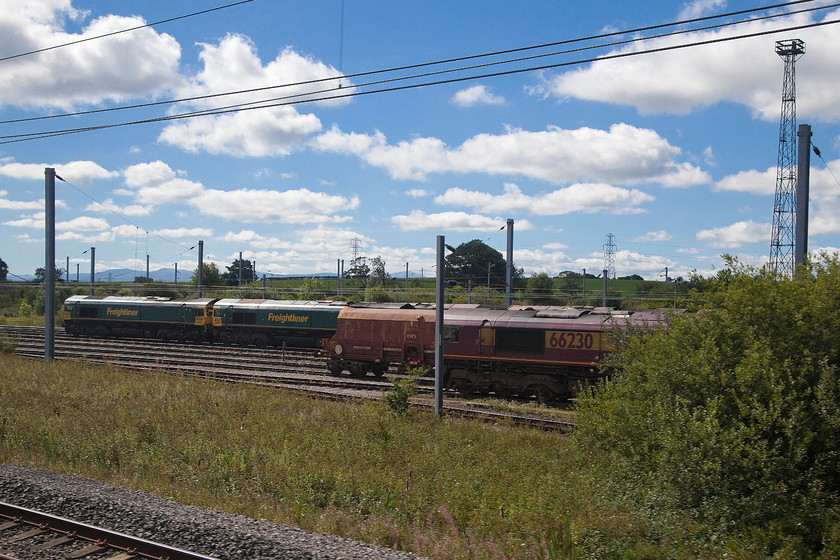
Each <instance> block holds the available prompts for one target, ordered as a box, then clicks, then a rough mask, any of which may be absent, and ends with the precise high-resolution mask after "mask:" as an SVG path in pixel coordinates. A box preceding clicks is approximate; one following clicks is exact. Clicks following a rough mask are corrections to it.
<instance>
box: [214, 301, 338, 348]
mask: <svg viewBox="0 0 840 560" xmlns="http://www.w3.org/2000/svg"><path fill="white" fill-rule="evenodd" d="M345 305H346V304H345V303H344V302H333V301H283V300H264V299H221V300H219V301H217V302H216V303H215V304H214V306H213V332H214V337H215V340H216V341H219V342H223V343H226V344H231V343H234V344H239V345H241V346H249V345H254V346H257V347H265V346H281V345H283V344H286V345H288V346H300V347H315V348H317V347H320V346H321V345H322V341H323V340H324V339H325V338H329V337H331V336H332V335H333V334H334V333H335V328H336V321H337V318H338V314H339V312H340V311H341V310H342V308H344V306H345Z"/></svg>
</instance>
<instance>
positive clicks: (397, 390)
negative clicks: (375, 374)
mask: <svg viewBox="0 0 840 560" xmlns="http://www.w3.org/2000/svg"><path fill="white" fill-rule="evenodd" d="M426 373H428V370H427V369H426V368H409V370H408V375H409V376H408V377H402V378H400V377H395V378H394V381H393V383H394V386H393V388H392V389H391V390H390V391H388V393H387V394H386V395H385V399H384V400H385V404H387V405H388V408H389V409H390V410H391V411H393V412H395V413H397V414H400V415H401V414H405V413H406V412H408V407H409V406H411V403H410V402H409V399H410V398H411V397H413V396H414V395H416V394H417V383H418V381H419V379H420V377H423V376H424V375H425V374H426Z"/></svg>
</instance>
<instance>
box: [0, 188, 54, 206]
mask: <svg viewBox="0 0 840 560" xmlns="http://www.w3.org/2000/svg"><path fill="white" fill-rule="evenodd" d="M8 194H9V192H8V191H0V209H3V210H40V209H42V208H44V205H45V204H46V202H45V201H44V199H43V198H42V199H40V200H9V199H8V198H6V195H8Z"/></svg>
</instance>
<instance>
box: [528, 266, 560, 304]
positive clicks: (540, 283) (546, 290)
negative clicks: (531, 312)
mask: <svg viewBox="0 0 840 560" xmlns="http://www.w3.org/2000/svg"><path fill="white" fill-rule="evenodd" d="M525 297H527V298H528V299H530V300H531V302H532V303H534V304H543V305H552V304H554V303H556V298H555V297H554V280H553V279H552V278H551V277H550V276H549V275H548V274H546V273H545V272H535V273H534V274H532V275H531V277H530V278H529V279H528V284H527V287H526V288H525Z"/></svg>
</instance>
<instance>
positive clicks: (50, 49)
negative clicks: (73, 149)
mask: <svg viewBox="0 0 840 560" xmlns="http://www.w3.org/2000/svg"><path fill="white" fill-rule="evenodd" d="M253 1H254V0H241V1H240V2H234V3H233V4H226V5H224V6H218V7H216V8H209V9H207V10H201V11H200V12H193V13H191V14H184V15H182V16H176V17H172V18H169V19H162V20H160V21H155V22H152V23H146V24H144V25H137V26H135V27H129V28H126V29H120V30H119V31H112V32H110V33H103V34H102V35H96V36H94V37H85V38H84V39H77V40H75V41H69V42H67V43H61V44H60V45H53V46H51V47H44V48H43V49H36V50H34V51H27V52H23V53H19V54H13V55H11V56H4V57H0V62H4V61H6V60H12V59H15V58H21V57H24V56H30V55H33V54H38V53H42V52H47V51H52V50H55V49H60V48H63V47H69V46H71V45H78V44H79V43H86V42H88V41H95V40H97V39H103V38H105V37H112V36H114V35H120V34H121V33H128V32H129V31H137V30H138V29H144V28H146V27H153V26H155V25H160V24H162V23H169V22H171V21H177V20H179V19H186V18H191V17H193V16H198V15H202V14H207V13H210V12H215V11H216V10H223V9H225V8H230V7H232V6H238V5H240V4H247V3H248V2H253Z"/></svg>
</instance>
